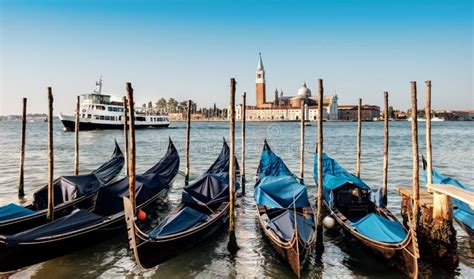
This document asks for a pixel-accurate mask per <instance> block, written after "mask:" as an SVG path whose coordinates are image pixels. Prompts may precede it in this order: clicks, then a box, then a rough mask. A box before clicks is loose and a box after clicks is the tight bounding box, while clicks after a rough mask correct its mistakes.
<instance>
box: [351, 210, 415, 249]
mask: <svg viewBox="0 0 474 279" xmlns="http://www.w3.org/2000/svg"><path fill="white" fill-rule="evenodd" d="M352 226H353V227H354V228H355V230H356V231H358V232H359V233H361V234H363V235H364V236H366V237H368V238H370V239H373V240H376V241H380V242H387V243H399V242H402V241H403V240H404V239H405V238H406V236H407V232H406V231H405V229H404V228H403V227H402V225H401V224H400V223H398V222H395V221H391V220H389V219H387V218H385V217H382V216H380V215H377V214H375V213H370V214H368V215H367V216H365V217H364V218H362V219H360V220H359V221H357V222H354V223H352Z"/></svg>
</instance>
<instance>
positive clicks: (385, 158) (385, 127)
mask: <svg viewBox="0 0 474 279" xmlns="http://www.w3.org/2000/svg"><path fill="white" fill-rule="evenodd" d="M383 98H384V121H383V124H384V125H383V130H384V132H383V134H384V137H383V138H384V142H383V181H382V200H383V204H384V206H386V205H387V192H388V141H389V137H388V92H387V91H385V92H384V93H383Z"/></svg>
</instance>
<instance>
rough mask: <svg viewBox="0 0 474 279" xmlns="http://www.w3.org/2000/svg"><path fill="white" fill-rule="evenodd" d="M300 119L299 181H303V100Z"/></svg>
mask: <svg viewBox="0 0 474 279" xmlns="http://www.w3.org/2000/svg"><path fill="white" fill-rule="evenodd" d="M300 114H301V117H300V118H301V119H300V181H301V183H303V181H304V139H305V136H304V121H305V102H304V101H303V102H302V103H301V113H300Z"/></svg>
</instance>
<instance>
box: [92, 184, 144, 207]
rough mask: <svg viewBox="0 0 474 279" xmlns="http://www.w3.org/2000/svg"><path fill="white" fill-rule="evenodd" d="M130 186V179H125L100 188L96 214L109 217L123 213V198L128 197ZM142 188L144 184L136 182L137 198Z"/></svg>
mask: <svg viewBox="0 0 474 279" xmlns="http://www.w3.org/2000/svg"><path fill="white" fill-rule="evenodd" d="M128 186H129V181H128V177H124V178H122V179H121V180H119V181H117V182H114V183H112V184H109V185H108V186H106V187H102V188H100V189H99V193H98V194H97V200H96V202H95V208H94V212H95V213H97V214H99V215H104V216H108V215H113V214H115V213H118V212H121V211H123V197H128V194H129V193H128V191H129V187H128ZM142 187H143V183H140V182H138V181H137V182H135V195H136V196H138V195H139V193H140V191H141V189H142ZM137 199H138V198H137Z"/></svg>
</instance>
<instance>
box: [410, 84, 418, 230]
mask: <svg viewBox="0 0 474 279" xmlns="http://www.w3.org/2000/svg"><path fill="white" fill-rule="evenodd" d="M417 110H418V106H417V98H416V81H412V82H411V141H412V155H413V175H412V187H413V209H412V211H413V213H412V214H413V226H414V228H415V229H416V228H417V227H418V211H419V199H420V192H419V191H420V185H419V183H420V181H419V177H420V172H419V165H420V163H419V156H418V119H417V117H418V113H417V112H418V111H417Z"/></svg>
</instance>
